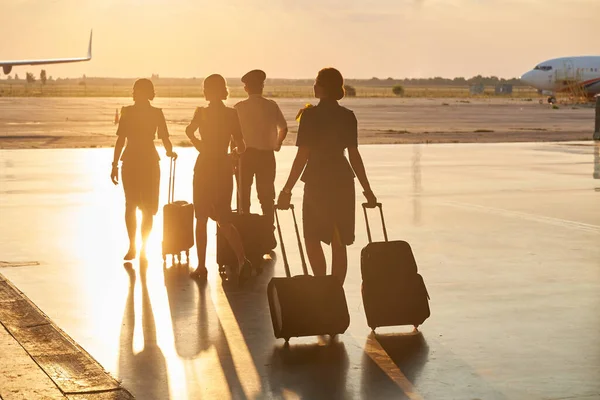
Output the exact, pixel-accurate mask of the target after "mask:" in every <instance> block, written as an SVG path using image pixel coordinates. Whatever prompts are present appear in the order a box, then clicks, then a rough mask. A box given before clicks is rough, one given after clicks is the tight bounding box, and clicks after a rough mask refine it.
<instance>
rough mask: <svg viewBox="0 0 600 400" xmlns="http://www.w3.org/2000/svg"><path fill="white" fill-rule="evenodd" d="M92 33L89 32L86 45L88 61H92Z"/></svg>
mask: <svg viewBox="0 0 600 400" xmlns="http://www.w3.org/2000/svg"><path fill="white" fill-rule="evenodd" d="M93 33H94V30H91V31H90V44H89V45H88V53H87V58H88V60H91V59H92V35H93Z"/></svg>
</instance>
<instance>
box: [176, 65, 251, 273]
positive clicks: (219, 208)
mask: <svg viewBox="0 0 600 400" xmlns="http://www.w3.org/2000/svg"><path fill="white" fill-rule="evenodd" d="M228 95H229V93H228V91H227V83H226V82H225V79H224V78H223V77H222V76H221V75H217V74H214V75H210V76H209V77H207V78H206V79H205V80H204V97H205V98H206V100H207V101H208V103H209V104H208V107H198V108H197V109H196V112H195V113H194V117H193V119H192V122H190V124H189V125H188V127H187V128H186V134H187V136H188V137H189V138H190V140H191V142H192V144H193V145H194V147H196V149H197V150H198V151H199V154H198V159H197V160H196V165H195V167H194V209H195V211H196V249H197V251H198V268H196V270H195V271H194V272H192V277H194V278H200V279H206V275H207V270H206V224H207V222H208V218H211V219H212V220H214V221H216V222H217V224H218V225H219V229H220V230H221V232H222V233H223V236H224V237H225V238H226V239H227V241H228V242H229V244H230V246H231V248H232V249H233V251H234V252H235V254H236V257H237V259H238V271H237V272H238V274H240V278H241V279H242V280H243V279H245V278H247V277H248V275H249V273H250V272H251V270H252V266H251V265H250V262H249V261H248V260H247V259H246V254H245V252H244V246H243V245H242V241H241V239H240V236H239V233H238V231H237V230H236V228H235V227H234V226H233V224H232V223H231V196H232V193H233V163H232V157H234V156H235V155H238V154H241V153H243V152H244V151H245V150H246V144H245V143H244V139H243V137H242V131H241V128H240V122H239V119H238V115H237V111H236V110H235V109H233V108H230V107H226V106H225V104H223V101H224V100H226V99H227V96H228ZM196 130H198V131H199V133H200V138H197V137H196V136H194V133H195V132H196ZM232 142H233V147H234V148H235V150H234V154H229V152H228V150H229V148H230V144H231V143H232Z"/></svg>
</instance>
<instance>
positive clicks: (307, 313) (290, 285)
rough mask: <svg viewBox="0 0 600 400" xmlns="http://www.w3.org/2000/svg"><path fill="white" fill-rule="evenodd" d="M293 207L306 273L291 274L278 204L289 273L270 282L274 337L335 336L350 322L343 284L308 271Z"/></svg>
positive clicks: (334, 278) (282, 250) (281, 238)
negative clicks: (312, 274) (310, 273)
mask: <svg viewBox="0 0 600 400" xmlns="http://www.w3.org/2000/svg"><path fill="white" fill-rule="evenodd" d="M290 208H291V210H292V217H293V218H294V228H295V230H296V238H297V240H298V247H299V249H300V259H301V260H302V270H303V271H304V274H303V275H298V276H294V277H292V276H291V273H290V266H289V263H288V259H287V254H286V252H285V246H284V244H283V236H282V234H281V226H280V225H279V217H278V215H277V206H276V207H275V220H276V223H277V230H278V232H279V242H280V246H281V253H282V255H283V265H284V267H285V274H286V277H285V278H272V279H271V281H270V282H269V285H268V286H267V297H268V300H269V310H270V311H271V320H272V322H273V332H274V333H275V337H276V338H283V339H285V342H286V343H287V342H289V340H290V338H291V337H299V336H313V335H330V336H334V335H337V334H341V333H344V332H345V331H346V329H348V325H350V315H349V314H348V305H347V303H346V296H345V294H344V288H343V287H342V285H341V284H340V282H339V281H338V279H337V278H336V277H334V276H331V275H327V276H311V275H309V274H308V268H307V266H306V259H305V258H304V249H303V248H302V240H301V239H300V232H299V230H298V224H297V223H296V215H295V213H294V206H293V205H290Z"/></svg>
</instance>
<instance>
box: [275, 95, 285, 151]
mask: <svg viewBox="0 0 600 400" xmlns="http://www.w3.org/2000/svg"><path fill="white" fill-rule="evenodd" d="M275 106H276V107H277V148H276V149H275V151H279V150H281V145H282V144H283V141H284V140H285V138H286V136H287V134H288V126H287V121H286V120H285V117H284V116H283V113H282V112H281V108H279V106H278V105H275Z"/></svg>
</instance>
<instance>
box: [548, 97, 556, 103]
mask: <svg viewBox="0 0 600 400" xmlns="http://www.w3.org/2000/svg"><path fill="white" fill-rule="evenodd" d="M548 104H556V97H554V96H550V97H548Z"/></svg>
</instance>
